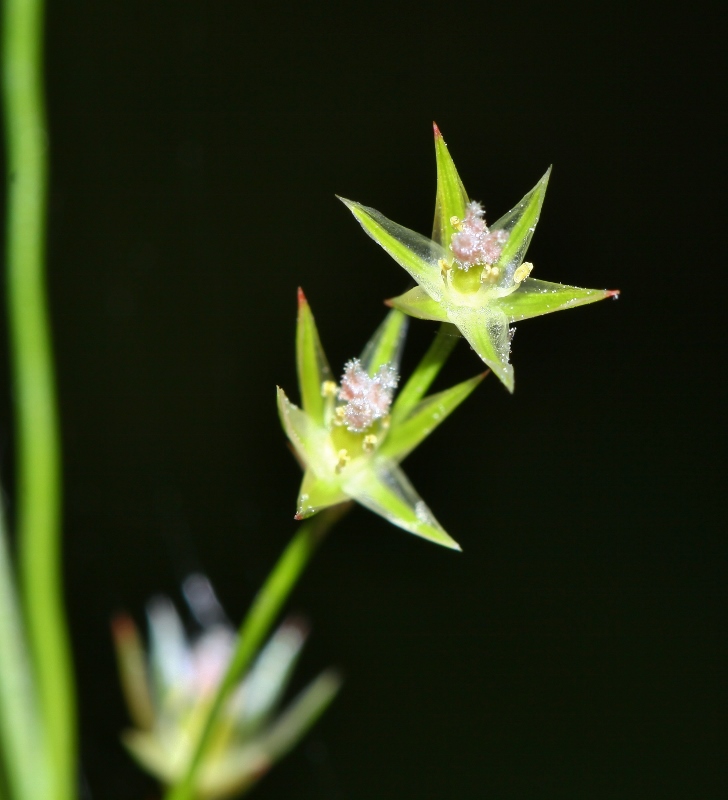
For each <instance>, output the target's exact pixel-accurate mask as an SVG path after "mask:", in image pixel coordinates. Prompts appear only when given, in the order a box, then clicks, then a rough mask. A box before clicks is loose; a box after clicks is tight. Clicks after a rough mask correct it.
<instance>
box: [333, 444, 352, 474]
mask: <svg viewBox="0 0 728 800" xmlns="http://www.w3.org/2000/svg"><path fill="white" fill-rule="evenodd" d="M338 457H339V460H338V462H337V463H336V473H337V475H338V474H339V473H340V472H341V470H342V469H344V467H345V466H346V465H347V464H348V463H349V462H350V461H351V456H350V455H349V451H348V450H347V449H346V448H342V449H341V450H339V452H338Z"/></svg>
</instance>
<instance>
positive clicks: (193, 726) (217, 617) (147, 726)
mask: <svg viewBox="0 0 728 800" xmlns="http://www.w3.org/2000/svg"><path fill="white" fill-rule="evenodd" d="M183 590H184V594H185V597H186V599H187V602H188V604H189V605H190V608H191V610H192V612H193V614H194V616H195V617H196V618H197V621H198V622H199V623H200V625H201V632H200V633H199V634H198V635H197V636H194V637H192V638H190V637H189V636H188V635H187V633H186V632H185V629H184V626H183V624H182V621H181V620H180V617H179V615H178V614H177V611H176V610H175V607H174V605H173V604H172V602H171V601H170V600H169V599H168V598H167V597H157V598H155V599H154V600H152V601H151V602H150V603H149V605H148V608H147V616H148V619H149V639H150V644H149V653H148V654H145V652H144V647H143V645H142V642H141V637H140V636H139V632H138V630H137V628H136V625H135V624H134V622H133V620H132V619H131V618H130V617H128V616H127V615H125V614H122V615H119V616H117V617H116V618H115V619H114V621H113V624H112V631H113V635H114V644H115V647H116V653H117V661H118V664H119V672H120V676H121V681H122V686H123V689H124V694H125V697H126V701H127V706H128V708H129V712H130V715H131V717H132V719H133V721H134V723H135V725H136V728H135V729H133V730H129V731H126V732H125V733H124V736H123V741H124V744H125V745H126V747H127V749H128V750H129V751H130V753H131V754H132V755H133V756H134V758H135V759H136V760H137V761H138V763H139V764H140V765H141V766H142V767H143V768H144V769H146V770H147V771H148V772H150V773H152V774H153V775H154V776H155V777H156V778H158V779H159V780H160V781H161V782H162V783H164V784H166V785H168V786H169V785H173V784H175V783H176V782H177V781H178V780H179V779H180V778H181V777H182V775H184V774H185V771H186V768H187V765H188V762H189V759H190V758H191V756H192V752H193V749H194V745H195V743H196V742H197V738H198V736H199V734H200V731H201V729H202V726H203V725H204V723H205V719H206V716H207V711H208V710H209V707H210V704H211V703H212V702H213V699H214V697H215V693H216V690H217V688H218V686H219V684H220V682H221V681H222V679H223V677H224V675H225V672H226V670H227V667H228V664H229V662H230V659H231V657H232V655H233V652H234V650H235V645H236V642H237V636H238V634H237V633H236V632H235V630H234V629H233V628H232V626H231V625H230V623H229V622H228V621H227V619H226V617H225V615H224V612H223V611H222V609H221V607H220V605H219V603H218V601H217V598H216V597H215V593H214V591H213V589H212V586H211V585H210V582H209V581H208V580H207V578H206V577H205V576H204V575H200V574H195V575H190V576H189V577H188V578H187V579H186V580H185V582H184V584H183ZM306 635H307V630H306V626H305V625H304V624H303V623H302V622H301V621H296V620H288V621H286V622H284V623H283V624H282V625H281V626H280V627H279V628H278V630H276V631H275V633H274V634H273V635H272V636H271V637H270V639H269V640H268V642H267V644H266V645H265V646H264V647H263V648H262V650H261V652H260V653H259V654H258V656H257V659H256V661H255V662H254V663H253V665H252V667H251V668H250V670H249V671H248V673H247V675H246V676H245V678H244V679H243V680H242V681H241V682H240V684H239V685H238V686H237V687H236V688H235V689H234V690H233V691H232V692H231V694H230V696H229V698H228V700H227V701H226V703H225V705H224V707H223V709H222V711H221V714H220V717H219V720H218V723H217V729H216V730H215V732H214V734H213V741H212V747H210V748H209V749H208V750H207V752H206V754H205V756H204V757H203V761H202V763H201V765H200V769H199V772H198V780H197V784H196V795H195V796H196V797H200V798H205V800H214V799H215V798H225V797H232V796H234V795H237V794H240V793H242V792H244V791H246V790H247V789H248V788H250V787H251V786H252V785H253V784H254V783H255V782H256V781H257V780H258V779H259V778H260V777H262V776H263V775H264V774H265V773H266V772H267V771H268V769H269V768H270V767H271V766H272V765H273V764H274V763H275V762H276V761H277V760H279V759H280V758H281V757H282V756H283V755H285V753H286V752H288V750H290V749H291V747H293V745H295V743H296V742H297V741H298V740H299V739H300V737H301V736H302V735H303V734H304V733H305V732H306V730H307V729H308V728H309V727H310V726H311V725H312V724H313V722H314V721H315V720H316V719H317V717H318V716H319V715H320V714H321V713H322V712H323V710H324V709H325V708H326V706H327V705H328V704H329V703H330V702H331V700H332V699H333V697H334V695H335V694H336V692H337V691H338V688H339V684H340V680H339V678H338V676H337V675H336V674H335V673H334V672H333V671H326V672H323V673H322V674H321V675H319V677H318V678H316V679H315V680H314V681H313V682H312V683H310V684H309V685H308V686H307V687H306V688H305V689H304V690H303V691H302V692H301V693H300V694H299V695H298V696H297V697H296V698H295V699H294V700H293V701H292V702H291V703H290V704H289V705H288V706H287V707H286V708H285V710H284V711H283V712H282V713H279V714H277V715H276V710H277V708H278V706H279V705H280V700H281V697H282V694H283V692H284V691H285V689H286V687H287V685H288V681H289V679H290V677H291V674H292V672H293V668H294V666H295V663H296V660H297V658H298V655H299V653H300V651H301V648H302V647H303V644H304V642H305V640H306Z"/></svg>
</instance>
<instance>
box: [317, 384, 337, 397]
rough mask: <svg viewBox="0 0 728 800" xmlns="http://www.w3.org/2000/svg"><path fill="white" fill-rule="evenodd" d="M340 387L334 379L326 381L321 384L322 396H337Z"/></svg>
mask: <svg viewBox="0 0 728 800" xmlns="http://www.w3.org/2000/svg"><path fill="white" fill-rule="evenodd" d="M338 390H339V387H338V386H337V385H336V383H335V382H334V381H324V382H323V383H322V384H321V396H322V397H336V393H337V392H338Z"/></svg>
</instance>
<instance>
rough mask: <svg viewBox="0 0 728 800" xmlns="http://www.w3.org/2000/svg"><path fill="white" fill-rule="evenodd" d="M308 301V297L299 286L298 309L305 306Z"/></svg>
mask: <svg viewBox="0 0 728 800" xmlns="http://www.w3.org/2000/svg"><path fill="white" fill-rule="evenodd" d="M307 302H308V301H307V300H306V295H305V294H304V293H303V289H302V288H301V287H300V286H299V287H298V307H299V308H301V306H305V305H306V303H307Z"/></svg>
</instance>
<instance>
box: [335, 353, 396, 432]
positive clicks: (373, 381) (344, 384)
mask: <svg viewBox="0 0 728 800" xmlns="http://www.w3.org/2000/svg"><path fill="white" fill-rule="evenodd" d="M398 382H399V375H397V371H396V370H395V368H394V367H393V366H392V365H391V364H383V365H382V366H381V367H379V370H378V371H377V373H376V375H374V377H369V375H368V374H367V372H366V370H365V369H363V367H362V365H361V362H360V361H359V359H358V358H352V360H351V361H348V362H347V363H346V365H345V366H344V375H343V376H342V378H341V386H340V388H339V399H340V400H346V405H345V406H344V421H345V423H346V427H347V429H348V430H350V431H353V432H354V433H361V432H362V431H365V430H366V429H367V428H368V427H369V426H370V425H371V424H372V423H373V422H374V421H375V420H377V419H381V418H382V417H384V416H386V415H387V413H388V412H389V407H390V406H391V405H392V395H393V394H394V390H395V389H396V387H397V383H398Z"/></svg>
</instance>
